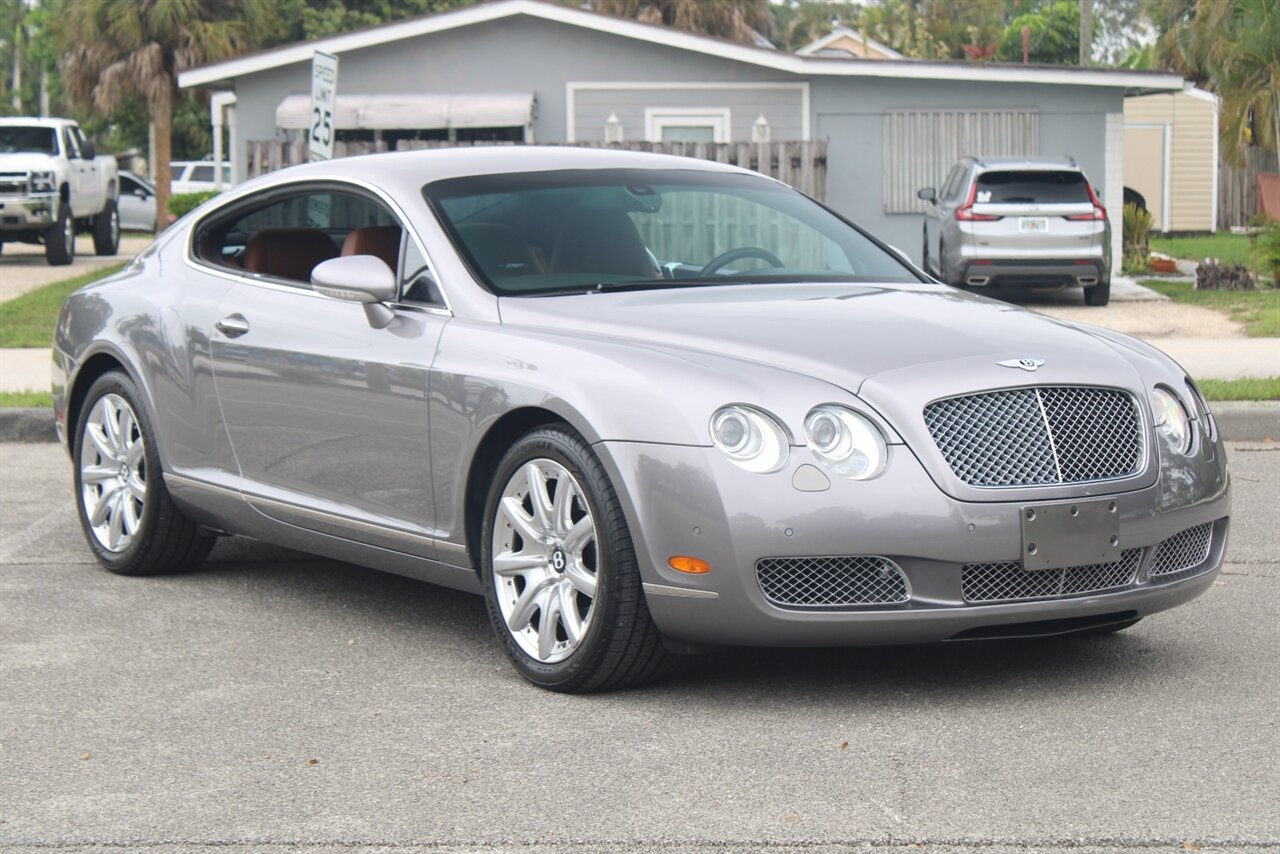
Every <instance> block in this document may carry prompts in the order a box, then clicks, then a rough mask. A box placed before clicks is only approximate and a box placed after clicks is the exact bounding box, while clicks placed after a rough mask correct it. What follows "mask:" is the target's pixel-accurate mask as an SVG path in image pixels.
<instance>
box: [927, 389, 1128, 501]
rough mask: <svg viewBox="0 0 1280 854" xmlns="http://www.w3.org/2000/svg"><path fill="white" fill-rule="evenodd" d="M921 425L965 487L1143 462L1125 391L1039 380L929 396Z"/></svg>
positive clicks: (1123, 469) (1079, 477)
mask: <svg viewBox="0 0 1280 854" xmlns="http://www.w3.org/2000/svg"><path fill="white" fill-rule="evenodd" d="M924 420H925V425H926V426H927V427H928V428H929V433H930V434H931V435H932V436H933V440H934V442H936V443H937V445H938V450H940V451H942V456H943V458H944V459H946V461H947V465H949V466H951V470H952V471H953V472H955V474H956V477H958V478H960V480H962V481H964V482H965V483H967V484H970V485H972V486H986V487H997V486H1048V485H1052V484H1060V483H1083V482H1087V481H1094V480H1110V479H1112V478H1118V477H1125V476H1127V475H1131V474H1135V473H1136V472H1137V470H1138V467H1139V466H1140V465H1141V464H1142V419H1141V417H1140V416H1139V415H1138V408H1137V405H1136V404H1135V403H1134V400H1133V398H1132V397H1131V396H1130V395H1129V394H1127V393H1126V392H1123V391H1120V390H1118V389H1106V388H1092V387H1089V386H1038V387H1036V388H1023V389H1009V390H1006V391H995V392H983V393H981V394H970V395H965V396H963V397H952V398H948V399H946V400H938V401H935V402H933V403H931V404H929V405H928V406H926V407H925V409H924Z"/></svg>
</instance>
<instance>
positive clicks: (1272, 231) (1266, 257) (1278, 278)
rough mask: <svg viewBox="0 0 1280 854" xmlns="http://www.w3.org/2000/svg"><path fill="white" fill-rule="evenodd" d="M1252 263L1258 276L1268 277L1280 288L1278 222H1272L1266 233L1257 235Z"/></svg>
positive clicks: (1279, 228)
mask: <svg viewBox="0 0 1280 854" xmlns="http://www.w3.org/2000/svg"><path fill="white" fill-rule="evenodd" d="M1253 263H1254V265H1255V266H1256V267H1257V269H1258V274H1259V275H1260V276H1270V277H1271V280H1272V281H1273V282H1274V283H1275V284H1276V285H1277V286H1280V222H1272V223H1271V224H1270V226H1269V227H1268V228H1267V229H1266V231H1264V232H1262V233H1261V234H1259V235H1258V245H1257V247H1256V248H1255V249H1254V254H1253Z"/></svg>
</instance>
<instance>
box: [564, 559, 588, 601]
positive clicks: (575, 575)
mask: <svg viewBox="0 0 1280 854" xmlns="http://www.w3.org/2000/svg"><path fill="white" fill-rule="evenodd" d="M564 574H565V577H566V578H568V579H569V583H570V584H572V585H573V586H574V587H575V588H576V589H577V590H578V592H580V593H584V594H586V595H587V596H590V597H591V598H592V599H594V598H596V576H595V573H593V572H591V571H590V570H588V569H587V568H586V567H584V566H583V565H582V563H581V562H580V561H577V560H571V561H569V565H568V566H566V567H565V569H564Z"/></svg>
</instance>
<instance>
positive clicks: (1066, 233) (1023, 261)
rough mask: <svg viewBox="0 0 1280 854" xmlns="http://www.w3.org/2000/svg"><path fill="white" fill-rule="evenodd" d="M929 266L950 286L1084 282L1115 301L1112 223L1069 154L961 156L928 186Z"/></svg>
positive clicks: (1098, 298) (1096, 295)
mask: <svg viewBox="0 0 1280 854" xmlns="http://www.w3.org/2000/svg"><path fill="white" fill-rule="evenodd" d="M916 196H917V197H919V198H921V199H923V200H924V201H925V202H927V203H928V209H927V211H926V212H925V218H924V252H923V256H922V257H923V265H924V268H925V269H926V270H928V271H929V272H930V273H932V274H933V275H935V276H937V277H938V278H939V279H941V280H942V281H944V282H947V283H948V284H951V285H957V286H960V285H969V286H973V287H982V286H986V285H1016V286H1029V287H1054V286H1063V285H1079V286H1081V287H1083V288H1084V301H1085V303H1087V304H1088V305H1106V304H1107V302H1108V301H1109V300H1110V299H1111V253H1110V246H1111V223H1110V222H1109V221H1108V220H1107V210H1106V208H1104V207H1103V206H1102V202H1100V201H1099V200H1098V194H1097V193H1096V192H1094V189H1093V185H1092V184H1090V183H1089V179H1088V178H1086V177H1085V174H1084V172H1083V171H1082V170H1081V169H1080V167H1079V166H1077V165H1076V162H1075V161H1074V160H1071V159H1065V158H1064V159H1058V158H1032V159H1027V158H1011V157H1001V158H981V159H980V158H976V157H962V158H960V161H959V162H958V163H956V165H955V166H953V167H952V168H951V171H950V172H949V173H948V174H947V180H946V183H945V184H944V185H943V187H942V190H941V192H939V191H938V190H936V189H935V188H933V187H925V188H924V189H922V190H919V191H918V192H917V193H916Z"/></svg>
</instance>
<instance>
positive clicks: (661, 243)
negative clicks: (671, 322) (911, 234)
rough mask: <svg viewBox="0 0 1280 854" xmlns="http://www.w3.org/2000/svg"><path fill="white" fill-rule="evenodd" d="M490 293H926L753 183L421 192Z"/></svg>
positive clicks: (839, 229)
mask: <svg viewBox="0 0 1280 854" xmlns="http://www.w3.org/2000/svg"><path fill="white" fill-rule="evenodd" d="M423 194H424V195H425V196H426V199H427V201H428V203H430V204H431V206H432V208H433V209H434V210H435V212H436V214H437V216H438V217H439V218H440V220H441V221H442V222H443V223H444V225H445V227H446V228H447V229H448V231H449V233H450V236H451V238H452V239H453V242H454V245H455V246H457V248H458V250H459V251H460V252H461V254H462V255H463V257H464V258H465V259H466V260H467V262H468V263H469V264H470V266H471V268H472V270H473V271H474V272H475V273H476V275H477V276H479V277H480V279H481V280H482V281H483V282H484V284H485V285H487V286H488V287H489V288H490V289H491V290H492V291H493V292H494V293H496V294H499V295H503V296H524V295H538V294H549V293H564V292H581V291H584V290H590V289H606V288H619V289H639V288H660V287H680V286H685V285H718V284H741V283H755V282H802V281H803V282H813V281H840V282H919V281H921V279H920V278H919V277H918V276H916V275H915V274H913V273H912V272H911V270H910V269H909V268H908V266H907V265H906V264H905V263H904V262H903V261H901V260H900V259H898V258H896V257H894V256H893V255H892V254H891V253H889V252H886V251H885V250H884V249H882V248H881V247H880V246H879V245H877V244H876V243H875V242H873V241H872V240H871V239H870V238H868V237H866V236H865V235H863V234H862V233H861V232H859V231H858V230H857V229H855V228H852V227H851V226H849V225H848V224H847V223H845V222H844V221H842V220H841V219H840V218H839V217H837V216H835V215H834V214H832V213H831V212H829V211H827V210H826V209H825V208H823V207H822V206H821V205H819V204H817V203H815V202H813V201H812V200H810V199H808V198H806V197H805V196H803V195H801V194H800V193H797V192H796V191H794V190H792V189H790V188H788V187H785V186H783V185H781V184H778V183H776V182H774V181H770V180H768V179H766V178H763V177H759V176H755V175H743V174H736V173H716V172H707V171H699V170H694V169H688V170H683V169H670V170H658V169H592V170H563V171H551V172H528V173H514V174H501V175H481V176H474V177H466V178H451V179H447V180H442V181H437V182H434V183H432V184H428V185H427V186H426V187H425V188H424V189H423Z"/></svg>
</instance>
